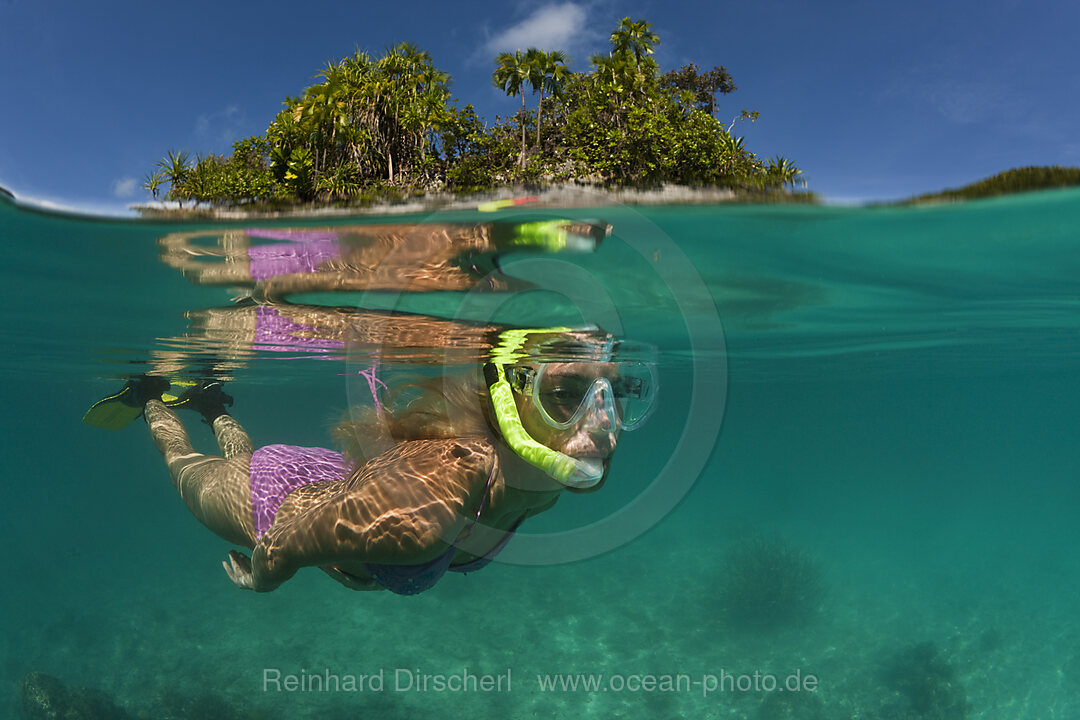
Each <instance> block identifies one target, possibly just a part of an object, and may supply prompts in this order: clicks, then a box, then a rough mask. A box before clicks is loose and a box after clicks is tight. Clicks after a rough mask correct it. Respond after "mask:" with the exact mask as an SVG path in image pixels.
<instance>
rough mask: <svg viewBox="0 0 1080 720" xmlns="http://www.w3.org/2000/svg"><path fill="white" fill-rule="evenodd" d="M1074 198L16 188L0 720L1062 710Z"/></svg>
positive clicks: (9, 265) (1075, 587) (1077, 300)
mask: <svg viewBox="0 0 1080 720" xmlns="http://www.w3.org/2000/svg"><path fill="white" fill-rule="evenodd" d="M1078 228H1080V191H1076V190H1062V191H1053V192H1042V193H1034V194H1026V195H1017V196H1011V197H1005V198H999V199H993V200H985V201H976V202H968V203H962V204H951V205H938V206H926V207H902V208H893V207H880V208H875V207H867V208H843V207H808V206H753V205H661V206H648V207H645V206H635V207H630V206H618V205H609V206H599V207H596V206H593V207H562V208H560V207H550V206H546V205H543V204H539V203H536V204H524V205H520V206H509V207H502V208H493V207H485V208H479V209H470V210H441V211H437V212H426V213H415V214H407V215H397V216H373V215H356V216H331V215H325V216H310V217H302V218H287V219H285V218H283V219H247V220H235V221H187V222H166V221H155V220H130V219H117V218H97V217H87V216H79V215H65V214H58V213H51V212H44V211H40V210H37V209H32V208H28V207H24V206H20V205H17V204H15V203H13V202H10V201H8V200H6V199H4V198H0V237H2V238H3V243H2V253H3V263H2V265H0V280H2V283H3V287H4V288H5V290H6V297H7V302H6V303H5V307H6V318H5V320H6V322H5V329H4V347H5V349H6V352H4V353H3V355H2V356H0V365H2V368H3V379H4V383H3V387H4V392H3V397H4V407H5V409H6V411H5V412H4V413H3V415H2V416H0V417H2V419H0V423H2V426H3V437H4V438H5V442H4V447H5V450H6V456H7V457H8V458H9V460H10V462H9V463H8V465H7V468H8V469H7V471H6V473H5V483H4V485H5V488H6V497H5V502H4V503H3V505H2V506H0V541H2V544H3V547H5V548H6V549H7V550H6V553H5V555H6V558H5V567H7V570H6V571H5V578H4V582H3V584H2V585H0V607H2V610H3V611H2V613H0V714H2V715H3V716H5V717H12V718H19V717H26V718H61V717H62V718H152V719H155V720H180V719H186V718H205V719H210V720H214V719H217V718H252V719H260V720H274V719H276V718H325V719H329V720H337V719H342V720H344V719H346V718H361V717H379V718H414V717H420V716H422V717H428V718H455V717H463V716H465V717H474V718H485V717H540V716H544V717H555V718H580V717H604V718H636V717H650V718H688V717H694V718H747V719H750V720H780V719H785V718H792V719H794V718H798V719H800V720H815V719H821V720H825V719H829V720H835V719H840V718H846V719H851V720H855V719H856V718H858V719H860V720H901V719H905V720H906V719H910V718H934V719H936V720H943V719H959V718H987V719H989V718H1017V719H1020V718H1049V717H1063V718H1067V717H1080V615H1078V614H1077V612H1076V607H1077V597H1078V596H1080V553H1078V550H1080V423H1078V419H1080V411H1078V408H1080V382H1078V381H1077V379H1076V370H1077V368H1078V367H1080V363H1078V360H1080V282H1078V278H1080V252H1078V238H1077V232H1078ZM178 490H179V492H178Z"/></svg>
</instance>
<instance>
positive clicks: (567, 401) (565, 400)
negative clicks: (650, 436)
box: [517, 363, 620, 487]
mask: <svg viewBox="0 0 1080 720" xmlns="http://www.w3.org/2000/svg"><path fill="white" fill-rule="evenodd" d="M534 369H535V368H534ZM616 376H617V366H616V365H614V364H613V363H548V364H547V365H546V366H545V368H544V382H543V384H542V386H541V393H540V400H541V402H542V403H543V404H544V407H545V408H546V409H547V411H548V413H549V414H551V415H557V416H560V417H569V416H571V415H573V414H574V411H575V410H576V409H577V408H578V406H580V405H581V402H582V400H583V398H584V399H585V402H586V403H587V405H586V407H585V411H584V413H583V414H582V415H581V418H580V419H578V420H577V422H576V423H574V424H573V425H571V426H570V427H568V428H565V429H559V428H555V427H552V426H551V425H550V424H549V423H548V422H546V421H545V419H544V418H543V416H542V414H541V412H540V411H539V409H538V408H537V407H536V406H535V404H534V402H533V399H532V397H527V396H521V395H518V396H517V403H518V412H519V413H520V415H521V424H522V426H524V428H525V430H526V432H528V433H529V435H531V436H532V437H533V439H535V440H536V441H537V442H540V443H543V444H544V445H546V446H548V447H549V448H551V449H552V450H557V451H559V452H561V453H563V454H564V455H569V456H570V457H572V458H596V459H599V460H602V461H603V463H604V475H605V477H606V475H607V471H608V467H609V465H610V461H611V455H612V454H613V453H614V452H615V446H616V444H617V443H618V437H619V432H620V431H619V429H618V426H617V425H616V424H615V422H614V417H615V416H614V414H613V413H614V408H612V407H608V404H607V403H605V402H604V397H603V395H604V394H603V393H599V392H594V390H595V388H594V381H595V380H596V379H597V378H599V377H605V378H608V380H615V379H616ZM602 482H603V481H601V483H599V484H602ZM599 484H598V485H597V487H599Z"/></svg>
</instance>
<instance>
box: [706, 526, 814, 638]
mask: <svg viewBox="0 0 1080 720" xmlns="http://www.w3.org/2000/svg"><path fill="white" fill-rule="evenodd" d="M721 571H722V572H723V579H722V582H721V589H720V598H719V599H720V610H721V612H722V613H723V615H724V616H725V619H726V620H727V622H728V623H729V624H731V625H733V626H735V627H741V628H747V629H750V630H754V631H771V630H778V629H781V628H785V627H790V626H793V625H797V624H803V623H807V622H809V621H811V620H813V619H814V618H815V617H816V615H817V614H818V612H819V610H820V607H821V602H822V599H823V598H824V595H825V582H824V579H823V577H822V573H821V570H820V568H819V567H818V564H817V563H816V562H815V561H814V560H813V559H812V558H811V557H810V556H809V555H808V554H807V553H805V552H804V551H802V550H800V549H798V548H796V547H794V546H792V545H790V544H788V543H786V542H784V541H783V540H780V539H777V538H768V539H766V538H757V539H752V540H747V541H744V542H741V543H739V544H738V545H735V546H734V547H733V548H731V549H730V550H729V551H728V553H727V554H726V556H725V557H724V560H723V562H722V563H721Z"/></svg>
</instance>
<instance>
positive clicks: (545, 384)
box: [536, 368, 595, 425]
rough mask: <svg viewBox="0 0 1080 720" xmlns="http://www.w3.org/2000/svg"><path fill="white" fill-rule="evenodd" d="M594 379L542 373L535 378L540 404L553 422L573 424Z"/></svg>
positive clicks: (542, 371)
mask: <svg viewBox="0 0 1080 720" xmlns="http://www.w3.org/2000/svg"><path fill="white" fill-rule="evenodd" d="M594 382H595V378H585V377H582V376H580V375H577V374H569V373H550V372H544V369H543V368H542V369H541V371H540V372H539V373H538V374H537V377H536V383H537V386H536V391H537V397H538V398H539V400H540V404H541V406H542V407H543V409H544V412H546V413H547V414H548V415H549V416H550V417H551V419H552V420H553V421H555V422H556V423H558V424H560V425H562V424H568V423H571V422H573V421H574V420H575V419H576V416H577V415H578V410H579V409H580V408H581V406H582V403H584V401H585V397H586V395H588V393H589V391H590V390H591V389H592V386H593V383H594Z"/></svg>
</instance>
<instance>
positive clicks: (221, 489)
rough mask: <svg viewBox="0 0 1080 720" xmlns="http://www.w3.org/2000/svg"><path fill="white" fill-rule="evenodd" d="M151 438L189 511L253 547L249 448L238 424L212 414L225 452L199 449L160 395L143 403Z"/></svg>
mask: <svg viewBox="0 0 1080 720" xmlns="http://www.w3.org/2000/svg"><path fill="white" fill-rule="evenodd" d="M145 415H146V423H147V425H148V426H149V427H150V435H151V437H153V439H154V444H155V445H156V446H157V449H158V450H159V451H160V452H161V455H162V457H164V458H165V464H166V465H168V466H169V474H170V475H171V476H172V481H173V485H174V486H175V487H176V489H177V490H178V491H179V492H180V498H181V499H182V500H183V501H184V504H185V505H187V507H188V509H189V510H191V513H192V514H193V515H194V516H195V517H196V518H197V519H198V520H199V522H201V523H202V524H203V525H205V526H206V527H208V528H210V529H211V530H212V531H214V532H215V533H216V534H217V535H219V536H221V537H222V538H224V539H225V540H228V541H229V542H232V543H236V544H237V545H243V546H244V547H249V548H250V547H254V544H255V527H254V519H253V517H252V514H251V479H250V462H251V453H252V452H253V448H252V446H251V439H250V438H249V437H248V435H247V433H246V432H244V429H243V428H242V427H240V424H239V423H237V422H236V421H235V420H233V419H232V418H231V417H229V416H228V415H221V416H219V417H218V418H216V419H215V420H214V435H216V436H217V441H218V446H219V447H220V448H221V452H222V454H223V455H224V457H216V456H213V455H203V454H202V453H199V452H196V451H195V450H194V448H192V446H191V439H190V438H189V437H188V434H187V430H185V429H184V425H183V423H182V422H180V418H179V417H177V415H176V413H175V412H174V411H173V410H171V409H170V408H168V407H166V406H165V405H164V403H162V402H161V401H160V400H150V401H149V402H147V403H146V407H145Z"/></svg>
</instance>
